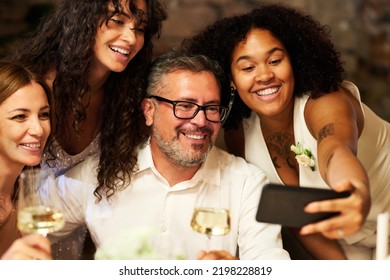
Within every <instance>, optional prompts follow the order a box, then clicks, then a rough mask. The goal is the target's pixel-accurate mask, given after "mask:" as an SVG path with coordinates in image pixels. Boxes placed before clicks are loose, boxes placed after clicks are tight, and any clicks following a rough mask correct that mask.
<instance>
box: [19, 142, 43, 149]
mask: <svg viewBox="0 0 390 280" xmlns="http://www.w3.org/2000/svg"><path fill="white" fill-rule="evenodd" d="M22 146H25V147H29V148H34V149H37V148H40V147H41V144H40V143H35V144H22Z"/></svg>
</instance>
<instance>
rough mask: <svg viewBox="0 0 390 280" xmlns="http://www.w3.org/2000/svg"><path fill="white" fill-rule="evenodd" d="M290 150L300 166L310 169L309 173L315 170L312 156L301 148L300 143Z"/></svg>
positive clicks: (307, 150) (292, 146) (308, 151)
mask: <svg viewBox="0 0 390 280" xmlns="http://www.w3.org/2000/svg"><path fill="white" fill-rule="evenodd" d="M290 149H291V151H293V152H294V153H295V154H296V156H295V159H296V160H297V162H298V163H299V164H300V165H303V166H304V167H310V169H311V171H314V170H315V167H316V162H315V160H314V156H313V154H312V153H311V151H310V150H309V149H305V148H303V146H302V143H299V142H298V143H297V145H296V146H294V145H291V147H290Z"/></svg>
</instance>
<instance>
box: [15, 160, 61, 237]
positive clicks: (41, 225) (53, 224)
mask: <svg viewBox="0 0 390 280" xmlns="http://www.w3.org/2000/svg"><path fill="white" fill-rule="evenodd" d="M54 182H55V179H54V175H53V173H52V172H51V171H50V170H47V169H44V170H41V169H39V168H31V169H26V170H24V171H23V172H22V174H21V175H20V177H19V197H18V228H19V230H20V231H21V232H22V233H35V232H36V233H39V234H41V235H43V236H47V234H49V233H53V232H55V231H58V230H60V229H61V228H62V227H63V226H64V225H65V221H64V217H63V214H62V212H61V211H59V210H58V209H56V207H54V205H51V204H50V203H47V202H46V201H44V200H43V197H42V196H41V195H42V190H41V188H42V187H49V186H51V187H55V185H54Z"/></svg>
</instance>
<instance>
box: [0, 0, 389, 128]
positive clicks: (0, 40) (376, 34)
mask: <svg viewBox="0 0 390 280" xmlns="http://www.w3.org/2000/svg"><path fill="white" fill-rule="evenodd" d="M57 1H58V0H17V1H15V0H0V57H1V56H3V55H4V54H5V53H6V52H7V51H12V48H13V44H17V40H18V39H19V38H20V37H21V36H22V35H23V34H24V33H26V32H28V31H29V30H31V29H32V28H34V27H35V26H36V24H37V22H38V21H39V19H40V18H41V16H42V15H43V14H45V13H47V12H48V11H49V10H50V9H51V8H52V6H53V5H55V4H56V2H57ZM80 1H83V0H80ZM161 2H162V3H163V4H164V5H165V6H166V8H167V10H168V15H169V19H168V21H167V22H165V24H164V28H163V33H162V37H161V38H160V40H158V41H157V42H156V43H155V46H156V47H155V55H159V54H161V53H163V52H165V51H166V50H168V49H171V48H172V47H175V46H178V45H179V44H180V42H181V41H182V40H183V38H186V37H189V36H191V35H193V34H194V33H195V32H196V31H198V30H200V29H201V28H203V27H204V26H205V25H206V24H208V23H211V22H213V21H215V20H217V19H220V18H222V17H225V16H230V15H233V14H238V13H242V12H246V11H249V10H250V9H252V8H253V7H255V6H256V5H257V4H258V3H260V2H263V1H262V0H161ZM268 2H274V3H276V2H278V3H285V4H288V5H291V6H293V7H295V8H298V9H300V10H302V11H304V12H306V13H310V14H312V15H313V16H314V17H316V18H317V19H318V20H319V21H320V22H321V23H323V24H327V25H329V26H330V27H331V29H332V37H333V41H334V43H335V45H336V46H337V48H338V49H339V50H340V52H341V54H342V58H343V60H344V61H345V62H346V64H345V67H346V69H347V73H348V79H350V80H352V81H353V82H354V83H355V84H357V85H358V87H359V88H360V90H361V94H362V97H363V100H364V102H365V103H366V104H367V105H369V106H370V107H371V108H372V109H373V110H374V111H375V112H376V113H377V114H378V115H380V116H381V117H383V118H384V119H386V120H388V121H390V93H389V91H390V0H279V1H276V0H269V1H268Z"/></svg>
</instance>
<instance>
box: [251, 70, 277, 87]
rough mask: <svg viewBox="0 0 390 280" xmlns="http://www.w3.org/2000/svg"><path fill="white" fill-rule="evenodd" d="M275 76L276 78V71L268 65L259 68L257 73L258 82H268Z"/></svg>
mask: <svg viewBox="0 0 390 280" xmlns="http://www.w3.org/2000/svg"><path fill="white" fill-rule="evenodd" d="M273 78H275V73H274V72H273V71H272V69H270V68H269V67H268V66H264V67H260V68H259V70H258V72H257V75H256V82H262V83H265V84H267V83H268V82H269V81H271V80H272V79H273Z"/></svg>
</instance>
